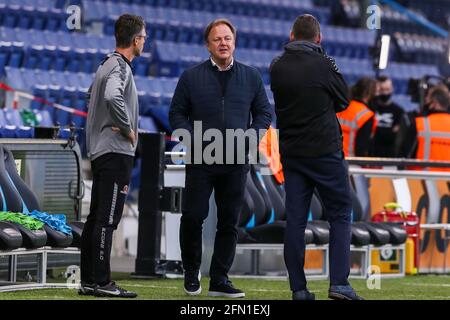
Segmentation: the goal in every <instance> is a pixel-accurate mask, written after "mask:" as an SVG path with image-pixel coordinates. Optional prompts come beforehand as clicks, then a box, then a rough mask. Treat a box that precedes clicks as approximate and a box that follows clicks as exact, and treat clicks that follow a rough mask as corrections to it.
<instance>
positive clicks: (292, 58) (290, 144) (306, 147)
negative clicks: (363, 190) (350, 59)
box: [270, 41, 349, 157]
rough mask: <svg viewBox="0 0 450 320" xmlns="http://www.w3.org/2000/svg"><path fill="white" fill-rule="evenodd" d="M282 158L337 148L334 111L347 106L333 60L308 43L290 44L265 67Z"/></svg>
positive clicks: (344, 88)
mask: <svg viewBox="0 0 450 320" xmlns="http://www.w3.org/2000/svg"><path fill="white" fill-rule="evenodd" d="M270 77H271V89H272V91H273V95H274V99H275V112H276V115H277V128H278V129H279V130H280V151H281V155H282V157H319V156H322V155H325V154H329V153H332V152H336V151H339V150H342V135H341V130H340V126H339V122H338V120H337V118H336V112H341V111H343V110H345V109H346V108H347V107H348V105H349V100H348V88H347V84H346V83H345V81H344V78H343V77H342V75H341V73H340V72H339V70H338V68H337V67H336V64H335V62H334V60H333V59H332V58H331V57H328V56H327V55H326V54H325V52H324V51H323V49H322V48H321V47H320V46H318V45H316V44H314V43H311V42H307V41H293V42H290V43H289V44H287V45H286V46H285V52H284V53H283V54H282V55H281V56H279V57H277V58H276V59H275V60H274V61H273V62H272V65H271V68H270Z"/></svg>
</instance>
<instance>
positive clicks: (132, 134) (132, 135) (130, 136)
mask: <svg viewBox="0 0 450 320" xmlns="http://www.w3.org/2000/svg"><path fill="white" fill-rule="evenodd" d="M111 129H112V131H114V132H120V129H119V128H117V127H111ZM127 138H128V140H130V142H131V145H132V146H133V147H134V145H135V143H136V133H135V132H134V131H133V130H131V131H130V133H129V134H128V136H127Z"/></svg>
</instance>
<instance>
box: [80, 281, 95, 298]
mask: <svg viewBox="0 0 450 320" xmlns="http://www.w3.org/2000/svg"><path fill="white" fill-rule="evenodd" d="M96 286H97V285H95V284H87V283H81V284H80V289H79V290H78V294H79V295H80V296H93V295H94V290H95V287H96Z"/></svg>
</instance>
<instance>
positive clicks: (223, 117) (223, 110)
mask: <svg viewBox="0 0 450 320" xmlns="http://www.w3.org/2000/svg"><path fill="white" fill-rule="evenodd" d="M222 123H223V127H224V128H225V97H224V96H223V97H222Z"/></svg>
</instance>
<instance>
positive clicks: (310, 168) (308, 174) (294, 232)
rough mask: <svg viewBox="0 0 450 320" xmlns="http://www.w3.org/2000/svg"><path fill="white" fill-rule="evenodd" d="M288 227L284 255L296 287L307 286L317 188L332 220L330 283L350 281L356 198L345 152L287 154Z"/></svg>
mask: <svg viewBox="0 0 450 320" xmlns="http://www.w3.org/2000/svg"><path fill="white" fill-rule="evenodd" d="M283 170H284V175H285V181H286V184H285V188H286V217H287V227H286V233H285V239H284V259H285V262H286V267H287V269H288V273H289V282H290V286H291V290H292V291H297V290H303V289H305V288H306V278H305V272H304V262H305V228H306V223H307V220H308V214H309V207H310V204H311V198H312V195H313V191H314V188H317V191H318V192H319V195H320V198H321V199H322V202H323V205H324V207H325V215H326V218H327V220H328V222H329V223H330V244H329V259H330V283H331V285H347V284H348V275H349V273H350V242H351V211H352V200H351V194H350V183H349V177H348V166H347V164H346V162H345V161H344V159H343V155H342V153H341V152H336V153H332V154H328V155H325V156H321V157H317V158H285V159H283Z"/></svg>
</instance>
